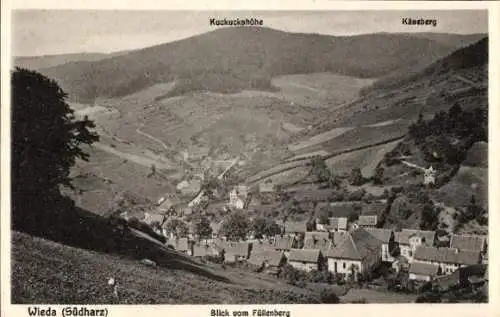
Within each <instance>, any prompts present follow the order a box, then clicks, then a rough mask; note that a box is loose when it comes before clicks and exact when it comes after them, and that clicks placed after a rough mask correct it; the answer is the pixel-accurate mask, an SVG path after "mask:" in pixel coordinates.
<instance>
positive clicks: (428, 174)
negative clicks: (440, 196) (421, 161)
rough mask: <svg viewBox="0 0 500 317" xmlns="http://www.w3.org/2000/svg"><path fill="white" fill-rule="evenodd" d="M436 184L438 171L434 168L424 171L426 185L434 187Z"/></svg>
mask: <svg viewBox="0 0 500 317" xmlns="http://www.w3.org/2000/svg"><path fill="white" fill-rule="evenodd" d="M435 183H436V170H435V169H434V168H433V167H432V165H431V166H430V167H429V168H426V169H425V170H424V185H434V184H435Z"/></svg>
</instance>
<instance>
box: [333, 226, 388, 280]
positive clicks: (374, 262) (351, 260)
mask: <svg viewBox="0 0 500 317" xmlns="http://www.w3.org/2000/svg"><path fill="white" fill-rule="evenodd" d="M381 254H382V242H381V241H379V240H378V239H374V238H373V236H372V235H371V234H370V233H368V231H366V230H365V229H363V228H358V229H356V230H355V231H353V232H351V233H347V235H346V238H345V239H344V240H343V241H342V242H341V243H340V244H338V245H336V246H335V247H334V248H333V249H330V250H329V251H328V252H327V253H326V257H327V258H328V270H329V271H330V272H332V273H335V274H336V273H340V274H344V275H345V277H346V278H347V277H348V276H352V277H354V278H355V279H356V278H357V277H358V275H359V274H366V273H370V271H371V270H372V269H373V268H375V267H376V266H378V265H379V264H380V262H381Z"/></svg>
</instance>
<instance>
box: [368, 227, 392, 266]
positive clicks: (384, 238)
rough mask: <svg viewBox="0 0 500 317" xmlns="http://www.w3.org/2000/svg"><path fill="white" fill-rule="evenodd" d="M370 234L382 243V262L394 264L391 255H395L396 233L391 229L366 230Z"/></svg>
mask: <svg viewBox="0 0 500 317" xmlns="http://www.w3.org/2000/svg"><path fill="white" fill-rule="evenodd" d="M364 229H365V230H366V231H367V232H368V233H369V234H371V235H372V236H373V237H374V238H376V239H378V240H380V241H381V242H382V254H381V256H382V262H391V263H392V262H393V261H394V257H393V256H392V255H391V254H392V253H393V251H394V250H393V247H394V232H393V231H392V230H391V229H382V228H370V227H367V228H364Z"/></svg>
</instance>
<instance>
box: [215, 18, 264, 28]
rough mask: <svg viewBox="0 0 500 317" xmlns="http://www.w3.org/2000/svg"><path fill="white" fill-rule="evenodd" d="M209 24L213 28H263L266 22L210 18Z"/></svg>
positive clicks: (246, 19) (247, 19)
mask: <svg viewBox="0 0 500 317" xmlns="http://www.w3.org/2000/svg"><path fill="white" fill-rule="evenodd" d="M208 22H209V24H210V25H211V26H261V25H264V20H262V19H256V18H242V19H240V18H230V19H228V18H223V19H219V18H210V19H208Z"/></svg>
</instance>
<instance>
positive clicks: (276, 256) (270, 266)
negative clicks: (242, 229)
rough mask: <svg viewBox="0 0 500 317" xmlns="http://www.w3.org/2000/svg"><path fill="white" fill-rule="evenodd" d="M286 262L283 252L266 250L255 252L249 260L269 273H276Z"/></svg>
mask: <svg viewBox="0 0 500 317" xmlns="http://www.w3.org/2000/svg"><path fill="white" fill-rule="evenodd" d="M285 262H286V258H285V255H284V254H283V252H280V251H274V250H266V251H261V252H253V251H252V254H251V255H250V258H249V259H248V263H250V264H252V265H254V266H256V267H259V268H262V269H264V270H265V271H266V272H268V273H275V271H276V269H277V268H279V267H281V266H282V265H283V264H284V263H285Z"/></svg>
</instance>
